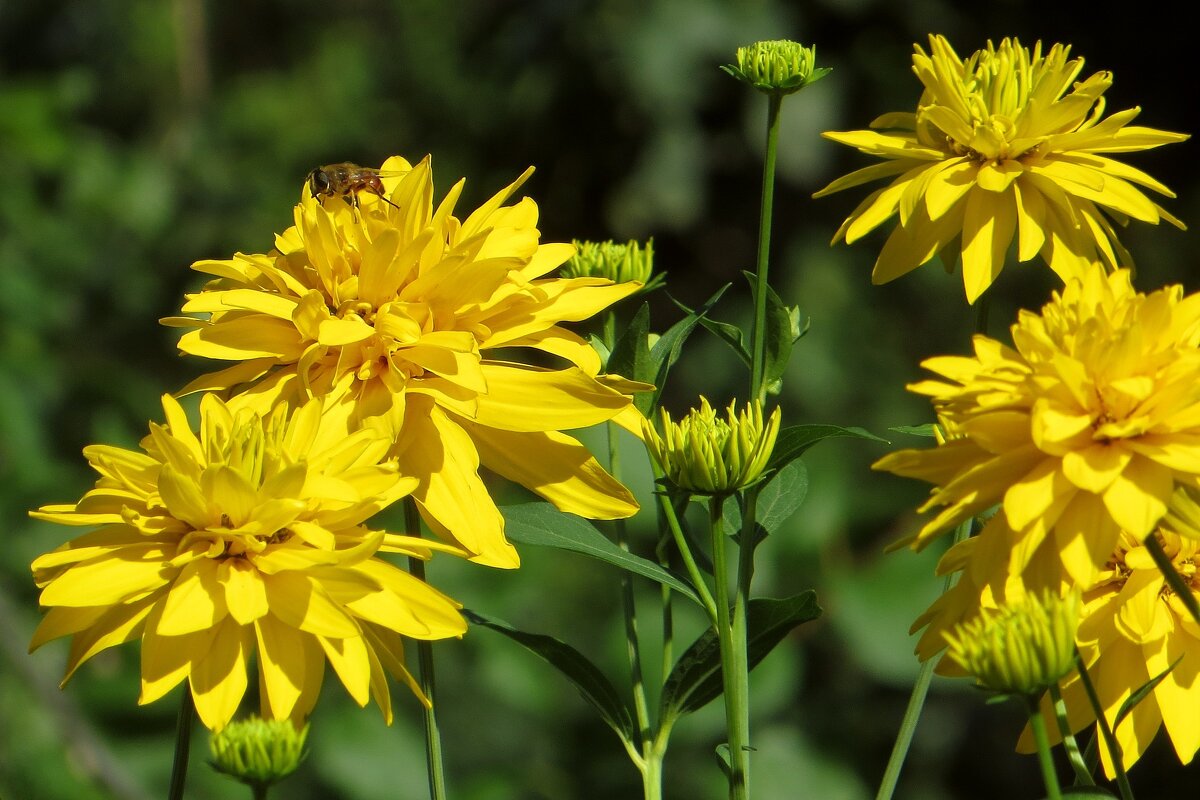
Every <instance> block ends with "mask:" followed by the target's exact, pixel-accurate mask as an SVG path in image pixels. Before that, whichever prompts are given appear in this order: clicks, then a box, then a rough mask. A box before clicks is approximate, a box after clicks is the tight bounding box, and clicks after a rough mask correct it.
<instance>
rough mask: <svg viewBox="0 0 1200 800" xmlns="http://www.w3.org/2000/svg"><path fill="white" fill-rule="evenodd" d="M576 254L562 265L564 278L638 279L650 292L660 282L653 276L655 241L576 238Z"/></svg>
mask: <svg viewBox="0 0 1200 800" xmlns="http://www.w3.org/2000/svg"><path fill="white" fill-rule="evenodd" d="M572 244H574V245H575V255H573V256H571V259H570V260H569V261H568V262H567V263H566V264H564V265H563V267H562V275H563V277H565V278H605V279H607V280H610V281H613V282H614V283H627V282H629V281H637V282H638V283H640V284H643V286H642V291H647V290H649V289H650V288H653V287H654V286H658V285H659V283H661V279H660V276H654V275H653V272H654V240H653V239H649V240H647V242H646V244H645V245H642V244H640V243H638V242H636V241H634V240H633V239H630V240H629V241H628V242H626V243H624V244H620V243H618V242H614V241H607V242H581V241H579V240H575V241H574V242H572Z"/></svg>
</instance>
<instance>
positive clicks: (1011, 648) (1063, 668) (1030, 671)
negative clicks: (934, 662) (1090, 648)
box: [942, 592, 1079, 697]
mask: <svg viewBox="0 0 1200 800" xmlns="http://www.w3.org/2000/svg"><path fill="white" fill-rule="evenodd" d="M1078 627H1079V593H1078V592H1072V593H1071V594H1069V595H1067V596H1066V597H1060V596H1058V595H1057V594H1054V593H1052V592H1045V593H1044V594H1043V595H1041V596H1040V597H1039V596H1036V595H1033V594H1029V595H1026V597H1025V599H1024V600H1023V601H1021V602H1018V603H1014V604H1012V605H1007V606H1004V607H1003V608H1001V609H998V610H994V609H987V608H984V609H981V610H980V612H979V616H978V617H975V618H974V619H972V620H970V621H969V622H965V623H961V624H959V625H956V626H955V627H954V630H953V631H951V632H946V633H943V634H942V635H943V636H945V637H946V642H947V644H948V645H949V649H948V650H947V651H946V652H947V655H948V656H949V657H950V658H951V659H953V660H954V661H956V662H958V664H959V665H960V666H961V667H962V668H963V669H964V670H966V671H967V672H968V673H969V674H971V675H973V676H975V680H976V681H978V682H979V685H980V686H983V687H984V688H987V689H991V690H993V691H996V692H1002V693H1004V694H1017V695H1024V696H1026V697H1038V696H1040V695H1041V694H1042V692H1044V691H1046V690H1047V689H1049V688H1050V687H1051V686H1053V685H1055V684H1057V683H1058V682H1059V681H1060V680H1062V679H1063V678H1065V677H1066V676H1067V674H1068V673H1070V671H1071V670H1072V668H1073V667H1074V660H1075V631H1076V629H1077V628H1078Z"/></svg>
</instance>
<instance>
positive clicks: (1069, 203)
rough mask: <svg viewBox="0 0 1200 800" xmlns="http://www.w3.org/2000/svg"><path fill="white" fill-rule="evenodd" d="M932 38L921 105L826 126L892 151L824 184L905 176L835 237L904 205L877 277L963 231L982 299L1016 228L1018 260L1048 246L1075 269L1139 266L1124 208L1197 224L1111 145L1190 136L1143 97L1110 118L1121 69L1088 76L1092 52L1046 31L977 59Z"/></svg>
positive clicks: (916, 63)
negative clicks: (1150, 123) (1147, 108)
mask: <svg viewBox="0 0 1200 800" xmlns="http://www.w3.org/2000/svg"><path fill="white" fill-rule="evenodd" d="M929 45H930V48H929V53H928V54H927V53H926V52H925V51H924V50H923V49H922V48H921V47H920V46H919V45H917V46H915V51H916V52H915V54H914V55H913V71H914V72H915V73H916V75H917V78H918V79H920V81H921V83H922V84H923V85H924V87H925V91H924V93H923V94H922V95H921V100H920V102H919V103H918V104H917V110H916V113H901V112H897V113H892V114H884V115H883V116H881V117H879V118H878V119H876V120H875V121H874V122H872V123H871V128H872V130H867V131H848V132H832V131H831V132H828V133H826V134H825V136H826V137H827V138H829V139H832V140H833V141H835V142H840V143H841V144H846V145H849V146H851V147H854V148H857V149H858V150H860V151H862V152H864V153H866V154H868V155H872V156H878V157H880V158H883V159H886V161H884V162H883V163H882V164H876V165H874V166H870V167H866V168H864V169H860V170H857V171H856V172H852V173H850V174H849V175H846V176H844V177H842V178H839V179H837V180H835V181H834V182H833V183H831V184H829V185H828V186H826V187H825V188H824V189H822V190H821V191H819V192H817V193H816V195H815V196H817V197H820V196H824V195H827V194H831V193H833V192H838V191H841V190H842V189H848V188H850V187H852V186H859V185H861V184H864V183H869V182H871V181H874V180H877V179H880V178H892V177H893V176H898V177H895V178H894V179H893V180H892V182H891V183H889V184H888V185H887V186H886V187H884V188H883V189H878V190H876V191H875V192H873V193H872V194H871V195H870V196H868V197H867V198H866V200H864V201H863V202H862V203H861V204H860V205H859V206H858V208H856V209H855V210H854V212H853V213H852V214H851V215H850V216H849V217H848V218H847V219H846V221H845V222H843V223H842V226H841V228H839V229H838V232H837V234H836V235H835V236H834V242H837V241H838V240H840V239H845V241H846V242H847V244H851V243H853V242H855V241H857V240H858V239H861V238H862V237H863V236H865V235H866V234H867V233H869V232H870V231H872V230H874V229H875V228H877V227H878V226H880V225H882V224H883V223H885V222H887V221H888V220H890V219H891V218H892V217H894V216H896V215H897V214H899V224H898V225H897V226H896V229H895V230H894V231H893V232H892V233H891V235H890V236H889V237H888V240H887V243H886V244H885V245H884V247H883V250H882V252H881V253H880V254H879V258H878V260H877V261H876V262H875V270H874V272H873V273H872V276H871V279H872V281H873V282H874V283H887V282H888V281H890V280H893V279H895V278H898V277H900V276H901V275H903V274H905V273H906V272H909V271H910V270H913V269H915V268H916V267H918V266H920V265H922V264H924V263H926V262H927V261H929V260H930V259H931V258H933V256H934V255H935V254H937V253H939V252H943V251H949V250H950V249H951V245H952V243H954V242H955V240H957V239H961V245H959V246H958V247H957V249H960V250H961V254H962V269H963V285H964V287H965V289H966V294H967V301H968V302H970V303H974V302H975V300H976V299H977V298H978V297H979V296H980V295H981V294H983V292H984V291H985V290H986V289H987V288H988V287H989V286H990V285H991V284H992V281H994V280H995V279H996V276H997V275H999V274H1000V270H1001V269H1002V268H1003V266H1004V261H1005V258H1006V254H1007V252H1008V249H1009V246H1010V244H1011V243H1012V242H1013V240H1014V238H1015V239H1016V242H1017V259H1018V260H1019V261H1029V260H1030V259H1032V258H1033V257H1034V256H1037V255H1039V254H1040V255H1041V257H1042V258H1043V260H1045V262H1046V263H1047V264H1049V265H1050V268H1051V269H1053V270H1054V272H1055V273H1057V274H1058V276H1059V277H1060V278H1062V280H1063V281H1064V282H1066V281H1067V280H1068V279H1070V278H1071V277H1072V276H1074V275H1076V274H1078V272H1079V270H1080V268H1081V266H1083V265H1086V264H1088V263H1090V262H1092V261H1102V262H1104V263H1105V264H1107V265H1108V266H1109V267H1110V268H1114V269H1115V268H1117V267H1123V266H1124V267H1127V266H1132V263H1131V260H1130V258H1129V255H1128V253H1127V252H1126V251H1125V250H1124V248H1122V246H1121V244H1120V242H1119V241H1118V239H1117V235H1116V231H1115V229H1114V227H1113V224H1112V220H1116V221H1117V222H1118V223H1120V224H1124V223H1125V222H1126V220H1127V219H1129V218H1132V219H1137V220H1141V221H1143V222H1149V223H1151V224H1157V223H1158V221H1159V220H1160V219H1165V220H1167V221H1168V222H1170V223H1172V224H1173V225H1176V226H1177V227H1179V228H1183V227H1184V226H1183V223H1181V222H1180V221H1179V220H1177V219H1176V218H1175V217H1173V216H1171V215H1170V214H1169V213H1167V212H1166V211H1165V210H1164V209H1162V208H1161V207H1160V206H1159V205H1158V204H1157V203H1155V202H1154V201H1152V200H1150V199H1149V198H1148V197H1147V196H1146V195H1145V193H1144V192H1143V191H1142V188H1146V189H1151V190H1153V191H1155V192H1157V193H1159V194H1161V195H1165V196H1167V197H1174V196H1175V195H1174V194H1173V193H1172V192H1171V191H1170V190H1169V189H1168V188H1167V187H1166V186H1164V185H1162V184H1161V183H1159V182H1158V181H1156V180H1155V179H1154V178H1152V177H1150V176H1149V175H1147V174H1146V173H1145V172H1142V171H1141V170H1138V169H1136V168H1134V167H1130V166H1128V165H1126V164H1124V163H1122V162H1120V161H1117V160H1115V159H1113V158H1110V157H1109V156H1108V155H1105V154H1108V153H1128V152H1134V151H1137V150H1147V149H1149V148H1152V147H1158V146H1159V145H1163V144H1168V143H1171V142H1180V141H1183V140H1185V139H1187V138H1188V137H1187V136H1186V135H1185V134H1179V133H1170V132H1167V131H1160V130H1155V129H1153V128H1145V127H1141V126H1133V125H1130V124H1129V123H1130V122H1132V121H1133V120H1134V118H1135V117H1137V115H1138V114H1139V113H1140V111H1141V109H1139V108H1131V109H1128V110H1126V111H1121V112H1118V113H1116V114H1113V115H1111V116H1109V117H1107V118H1105V117H1104V110H1105V108H1104V107H1105V101H1104V97H1103V95H1104V92H1105V91H1106V90H1107V89H1108V87H1109V86H1110V85H1111V84H1112V75H1111V73H1109V72H1097V73H1095V74H1094V75H1092V76H1091V77H1089V78H1087V79H1086V80H1083V81H1076V78H1077V77H1078V76H1079V74H1080V72H1081V71H1082V69H1083V59H1081V58H1075V59H1069V55H1070V48H1069V47H1064V46H1063V45H1059V44H1056V45H1054V46H1053V47H1051V48H1050V50H1049V52H1047V53H1045V54H1043V53H1042V45H1041V42H1038V43H1037V44H1036V45H1034V47H1033V50H1032V51H1030V50H1029V49H1028V48H1025V47H1022V46H1021V44H1020V42H1018V41H1017V40H1016V39H1004V40H1003V41H1001V42H1000V46H999V47H995V46H993V45H992V44H991V43H989V44H988V47H987V49H985V50H980V51H978V52H976V53H974V54H973V55H971V57H970V58H967V59H965V60H964V59H961V58H959V57H958V55H957V54H956V53H955V52H954V50H953V48H951V47H950V44H949V42H947V41H946V39H945V37H943V36H930V37H929ZM1139 187H1141V188H1139ZM1102 212H1103V213H1102ZM1110 217H1111V218H1112V219H1110ZM948 255H949V254H948Z"/></svg>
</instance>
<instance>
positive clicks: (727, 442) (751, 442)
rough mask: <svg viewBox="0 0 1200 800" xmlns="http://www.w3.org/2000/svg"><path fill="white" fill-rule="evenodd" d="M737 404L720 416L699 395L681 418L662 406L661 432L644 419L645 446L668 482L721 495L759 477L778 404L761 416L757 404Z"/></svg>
mask: <svg viewBox="0 0 1200 800" xmlns="http://www.w3.org/2000/svg"><path fill="white" fill-rule="evenodd" d="M736 405H737V404H736V402H733V403H730V404H729V408H728V409H726V412H725V418H724V419H722V418H720V417H718V416H717V412H716V411H714V410H713V408H712V406H711V405H709V403H708V400H707V399H706V398H704V397H701V398H700V408H699V409H692V410H691V411H690V412H689V413H688V415H687V416H685V417H684V418H683V419H681V420H680V421H679V422H672V421H671V416H670V414H668V413H667V411H666V410H665V409H664V410H662V412H661V413H662V430H663V433H662V435H661V436H660V435H659V434H658V432H657V431H656V430H655V429H654V426H653V425H652V424H651V423H650V422H649V420H645V421H643V423H642V428H643V431H644V433H645V439H646V447H647V448H648V449H649V451H650V454H651V456H652V457H653V458H654V460H655V462H656V463H657V464H658V465H659V467H660V468H661V469H662V471H663V473H664V474H665V475H666V477H667V479H668V480H669V481H670V482H671V483H673V484H675V485H676V486H678V487H679V488H680V489H684V490H687V491H689V492H693V493H695V494H707V495H725V494H730V493H732V492H735V491H737V490H738V489H743V488H745V487H747V486H749V485H751V484H752V483H754V482H755V481H757V480H758V479H759V477H760V476H761V475H762V473H763V470H765V469H766V466H767V463H768V462H769V461H770V459H771V452H772V451H773V450H774V448H775V437H776V436H777V435H778V433H779V409H778V408H776V409H775V411H774V412H773V413H772V414H771V417H770V419H767V420H765V421H764V419H763V410H762V404H761V403H758V402H756V403H754V404H753V405H751V406H750V407H749V408H744V409H742V411H741V412H740V413H738V412H737V411H736V408H735V407H736Z"/></svg>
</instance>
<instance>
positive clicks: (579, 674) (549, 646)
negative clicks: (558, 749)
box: [462, 608, 634, 742]
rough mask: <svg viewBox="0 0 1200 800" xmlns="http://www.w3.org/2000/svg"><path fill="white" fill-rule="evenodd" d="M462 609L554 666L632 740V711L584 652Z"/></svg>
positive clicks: (474, 622) (473, 620)
mask: <svg viewBox="0 0 1200 800" xmlns="http://www.w3.org/2000/svg"><path fill="white" fill-rule="evenodd" d="M462 613H463V616H464V617H466V618H467V620H468V621H469V622H470V623H471V624H472V625H479V626H482V627H484V628H490V629H491V630H494V631H496V632H498V633H502V634H504V635H505V636H507V637H508V638H509V639H512V640H513V641H514V642H516V643H517V644H519V645H521V646H522V647H524V648H525V649H526V650H528V651H530V652H531V653H533V654H534V655H536V656H538V657H540V658H541V659H542V660H544V661H545V662H546V663H547V664H549V665H550V666H552V667H554V668H555V669H557V670H558V671H559V672H560V673H562V675H563V677H565V678H566V679H567V680H569V681H570V682H571V683H573V684H574V685H575V688H576V689H578V690H579V693H580V694H581V695H583V699H584V700H586V701H587V702H588V703H589V704H590V705H591V706H592V708H594V709H596V711H597V712H598V713H599V714H600V717H601V718H602V719H603V720H604V721H605V722H606V723H608V726H609V727H610V728H612V729H613V730H614V731H616V733H617V735H618V736H620V737H621V738H622V739H623V740H624V741H626V742H632V741H633V739H634V727H633V714H632V713H630V710H629V706H628V705H627V704H626V702H625V701H624V700H623V699H622V698H621V695H620V694H619V693H618V692H617V690H616V688H615V687H614V686H613V685H612V682H611V681H609V680H608V678H606V677H605V676H604V673H603V672H601V671H600V668H599V667H597V666H596V665H595V664H593V663H592V662H591V661H589V660H588V658H587V656H585V655H583V653H580V652H579V651H578V650H576V649H575V648H574V647H571V645H569V644H567V643H566V642H563V641H561V640H559V639H555V638H554V637H553V636H545V635H543V634H540V633H526V632H525V631H520V630H517V629H516V628H514V627H512V626H511V625H509V624H508V623H506V622H502V621H500V620H498V619H494V618H491V617H486V616H484V615H483V614H479V613H476V612H474V611H470V610H468V609H465V608H464V609H463V612H462Z"/></svg>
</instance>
